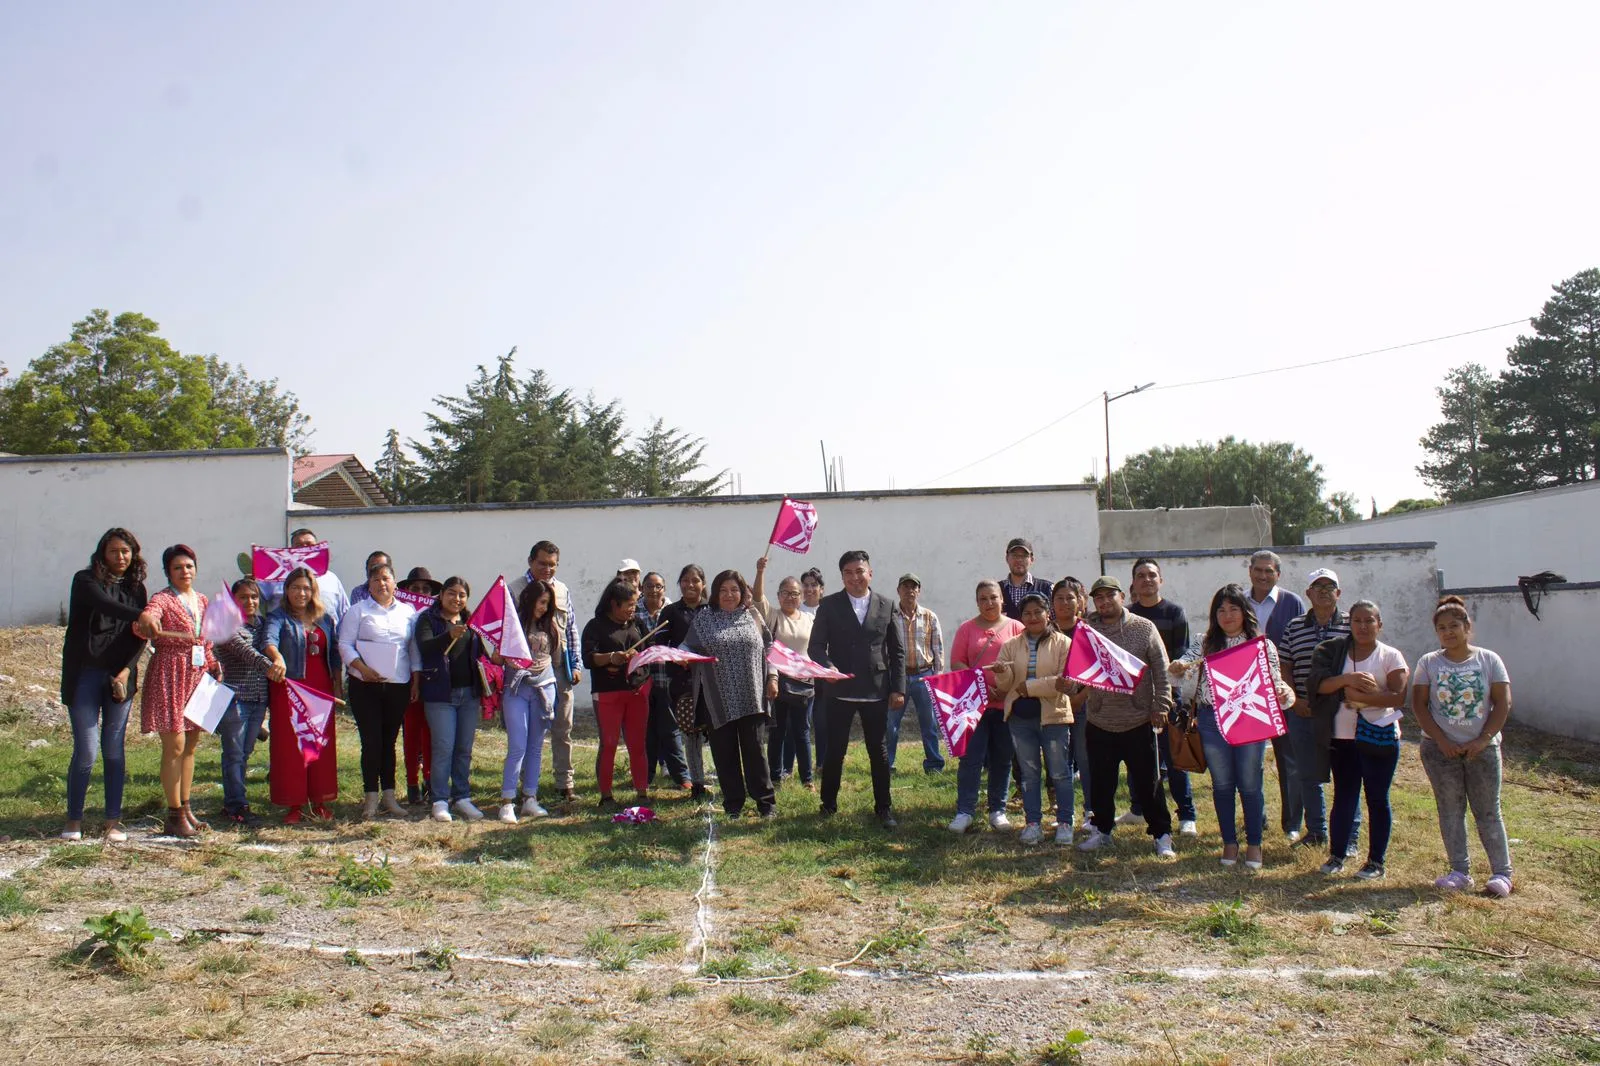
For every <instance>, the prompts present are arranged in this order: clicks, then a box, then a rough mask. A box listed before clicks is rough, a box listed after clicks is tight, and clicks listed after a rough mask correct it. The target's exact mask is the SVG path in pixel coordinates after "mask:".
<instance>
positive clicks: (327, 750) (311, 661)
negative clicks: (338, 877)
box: [262, 566, 344, 825]
mask: <svg viewBox="0 0 1600 1066" xmlns="http://www.w3.org/2000/svg"><path fill="white" fill-rule="evenodd" d="M262 639H263V641H264V643H265V647H266V653H267V658H269V659H271V660H272V669H271V670H270V671H268V673H267V678H268V680H270V681H271V682H272V684H271V686H270V688H269V693H268V700H267V703H268V707H269V709H270V714H271V717H270V719H269V722H270V728H271V731H272V736H271V738H270V740H269V744H270V749H269V750H270V752H271V758H272V762H271V769H270V770H269V771H268V774H267V779H268V782H269V785H270V790H271V799H272V802H273V803H274V804H276V805H277V806H280V807H285V808H287V809H288V810H287V812H286V813H285V814H284V817H283V821H284V824H286V825H295V824H298V823H299V821H300V819H301V813H300V808H301V807H303V806H305V805H306V804H307V803H310V804H311V813H312V814H313V815H315V816H316V817H318V818H322V819H329V818H332V817H333V811H332V810H331V809H329V807H328V804H329V803H331V802H332V801H333V800H334V799H335V798H337V797H338V795H339V752H338V748H337V745H336V743H335V741H336V740H337V736H336V734H337V730H336V729H335V728H334V720H333V718H332V717H331V716H330V717H329V718H328V724H327V729H326V732H325V734H324V736H323V737H322V749H321V751H319V752H318V753H317V754H316V755H315V756H314V757H313V758H311V759H310V760H309V761H307V760H306V758H305V757H304V756H303V755H302V754H301V748H300V738H299V737H298V736H297V735H296V733H295V730H294V723H293V721H292V720H291V715H290V710H289V690H288V686H287V685H286V684H285V680H286V679H287V680H294V681H298V682H300V683H301V684H302V685H305V686H306V687H307V688H311V689H316V690H317V691H318V692H322V693H324V694H326V695H331V696H333V697H334V698H335V699H339V698H342V697H343V695H344V685H343V684H342V682H341V671H340V663H339V638H338V636H337V635H336V633H335V632H334V626H333V619H332V618H330V617H329V616H328V615H327V613H326V612H325V611H324V610H323V606H322V599H321V596H320V595H319V593H318V591H317V578H316V575H315V574H313V573H312V572H311V571H310V570H308V569H306V568H305V567H303V566H302V567H299V568H298V569H296V570H295V571H294V572H293V573H292V574H290V575H289V578H288V580H287V581H285V582H284V583H283V602H282V603H281V604H279V606H278V608H277V609H276V610H274V611H273V612H272V613H271V614H269V615H268V616H267V621H266V631H265V632H264V633H263V634H262Z"/></svg>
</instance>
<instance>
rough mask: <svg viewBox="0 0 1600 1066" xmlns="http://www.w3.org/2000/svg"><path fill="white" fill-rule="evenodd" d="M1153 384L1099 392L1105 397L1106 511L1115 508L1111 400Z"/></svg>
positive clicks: (1130, 394) (1146, 383)
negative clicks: (1112, 481)
mask: <svg viewBox="0 0 1600 1066" xmlns="http://www.w3.org/2000/svg"><path fill="white" fill-rule="evenodd" d="M1154 384H1155V382H1153V381H1147V382H1145V383H1144V384H1143V385H1140V386H1139V387H1138V388H1133V389H1129V390H1128V391H1127V392H1119V393H1117V394H1116V395H1115V396H1113V395H1111V393H1110V392H1104V393H1101V395H1102V396H1104V397H1105V413H1106V414H1105V422H1106V510H1108V511H1115V510H1116V509H1117V502H1116V493H1115V491H1114V490H1113V489H1112V487H1111V401H1113V400H1120V399H1122V398H1123V397H1124V396H1132V395H1133V394H1134V393H1136V392H1143V391H1144V390H1145V389H1148V388H1150V387H1151V386H1152V385H1154Z"/></svg>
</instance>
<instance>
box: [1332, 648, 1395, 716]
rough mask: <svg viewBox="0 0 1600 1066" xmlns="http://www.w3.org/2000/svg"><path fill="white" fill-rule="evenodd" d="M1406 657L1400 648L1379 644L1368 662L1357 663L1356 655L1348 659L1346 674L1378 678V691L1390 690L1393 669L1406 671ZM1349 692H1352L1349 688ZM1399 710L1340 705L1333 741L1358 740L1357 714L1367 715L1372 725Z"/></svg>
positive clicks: (1363, 660)
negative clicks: (1390, 674) (1364, 674)
mask: <svg viewBox="0 0 1600 1066" xmlns="http://www.w3.org/2000/svg"><path fill="white" fill-rule="evenodd" d="M1405 668H1406V657H1405V656H1404V655H1401V654H1400V649H1398V648H1392V647H1390V646H1389V645H1387V644H1385V643H1383V642H1382V641H1381V640H1380V641H1379V642H1378V645H1377V647H1375V648H1373V649H1372V654H1371V655H1369V656H1367V657H1366V658H1365V659H1361V660H1359V661H1358V660H1356V659H1355V658H1354V657H1353V656H1349V655H1347V656H1345V660H1344V672H1345V673H1347V674H1354V673H1368V674H1371V675H1372V676H1373V677H1375V678H1377V679H1378V688H1379V690H1381V691H1387V690H1388V687H1389V673H1390V672H1391V671H1393V670H1404V669H1405ZM1345 691H1346V692H1347V693H1348V692H1349V691H1350V690H1349V689H1345ZM1397 710H1398V708H1394V707H1363V708H1361V709H1360V711H1359V712H1358V711H1357V710H1356V708H1354V707H1352V706H1350V705H1349V704H1348V703H1343V702H1341V703H1340V704H1339V713H1338V714H1336V715H1335V716H1334V718H1333V738H1334V739H1335V740H1354V739H1355V738H1356V715H1357V714H1358V713H1360V714H1364V715H1366V716H1367V721H1369V722H1379V721H1381V720H1382V719H1384V718H1387V717H1389V716H1390V715H1393V714H1395V712H1396V711H1397Z"/></svg>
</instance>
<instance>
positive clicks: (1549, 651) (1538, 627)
mask: <svg viewBox="0 0 1600 1066" xmlns="http://www.w3.org/2000/svg"><path fill="white" fill-rule="evenodd" d="M1451 591H1452V592H1455V593H1456V595H1458V596H1461V597H1462V598H1463V599H1465V600H1466V601H1467V611H1468V613H1470V614H1471V615H1472V642H1473V643H1474V644H1477V645H1480V646H1482V647H1485V648H1492V649H1493V650H1494V651H1497V652H1499V653H1500V657H1501V658H1502V659H1504V660H1505V663H1506V670H1507V671H1508V672H1509V673H1510V674H1511V717H1512V719H1513V720H1514V721H1517V722H1520V723H1522V724H1523V725H1529V726H1532V727H1533V728H1535V729H1542V730H1544V731H1545V732H1547V733H1555V734H1558V735H1560V736H1564V737H1573V738H1575V739H1578V740H1590V741H1600V689H1597V688H1596V686H1595V683H1594V676H1593V674H1592V673H1591V672H1590V671H1589V670H1588V669H1586V666H1587V660H1588V656H1590V655H1592V654H1594V651H1593V647H1592V645H1593V643H1594V642H1593V639H1592V636H1591V634H1592V632H1593V629H1594V622H1595V619H1596V618H1600V583H1595V582H1586V583H1582V584H1572V585H1553V586H1551V587H1550V589H1549V590H1548V591H1546V592H1545V594H1544V598H1543V599H1542V600H1541V601H1540V603H1539V617H1538V618H1535V617H1534V616H1533V615H1531V614H1529V613H1528V608H1527V605H1526V604H1524V603H1523V600H1522V593H1521V592H1520V591H1518V590H1517V589H1516V588H1514V587H1513V588H1499V589H1461V590H1454V589H1452V590H1451Z"/></svg>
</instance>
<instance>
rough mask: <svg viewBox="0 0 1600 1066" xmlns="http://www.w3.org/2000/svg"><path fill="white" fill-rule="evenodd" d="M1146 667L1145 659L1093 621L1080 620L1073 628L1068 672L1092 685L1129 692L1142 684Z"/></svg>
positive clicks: (1072, 676)
mask: <svg viewBox="0 0 1600 1066" xmlns="http://www.w3.org/2000/svg"><path fill="white" fill-rule="evenodd" d="M1146 668H1147V667H1146V663H1145V662H1144V660H1143V659H1140V658H1139V657H1138V656H1136V655H1134V654H1133V653H1131V652H1129V651H1126V650H1124V649H1123V648H1119V647H1117V645H1115V644H1113V643H1111V641H1109V640H1107V639H1106V638H1105V637H1103V636H1101V635H1100V634H1099V633H1098V632H1097V631H1096V630H1095V628H1094V627H1093V626H1091V625H1089V623H1087V622H1080V623H1078V628H1076V629H1074V630H1073V631H1072V645H1071V647H1070V648H1068V649H1067V669H1066V672H1065V675H1064V676H1066V677H1070V678H1072V680H1074V681H1078V682H1081V683H1082V684H1085V685H1088V686H1089V687H1090V688H1098V689H1103V690H1105V691H1106V692H1121V693H1124V694H1127V693H1131V692H1132V691H1133V690H1134V689H1136V688H1138V687H1139V682H1140V680H1142V679H1143V678H1144V672H1145V670H1146Z"/></svg>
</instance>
